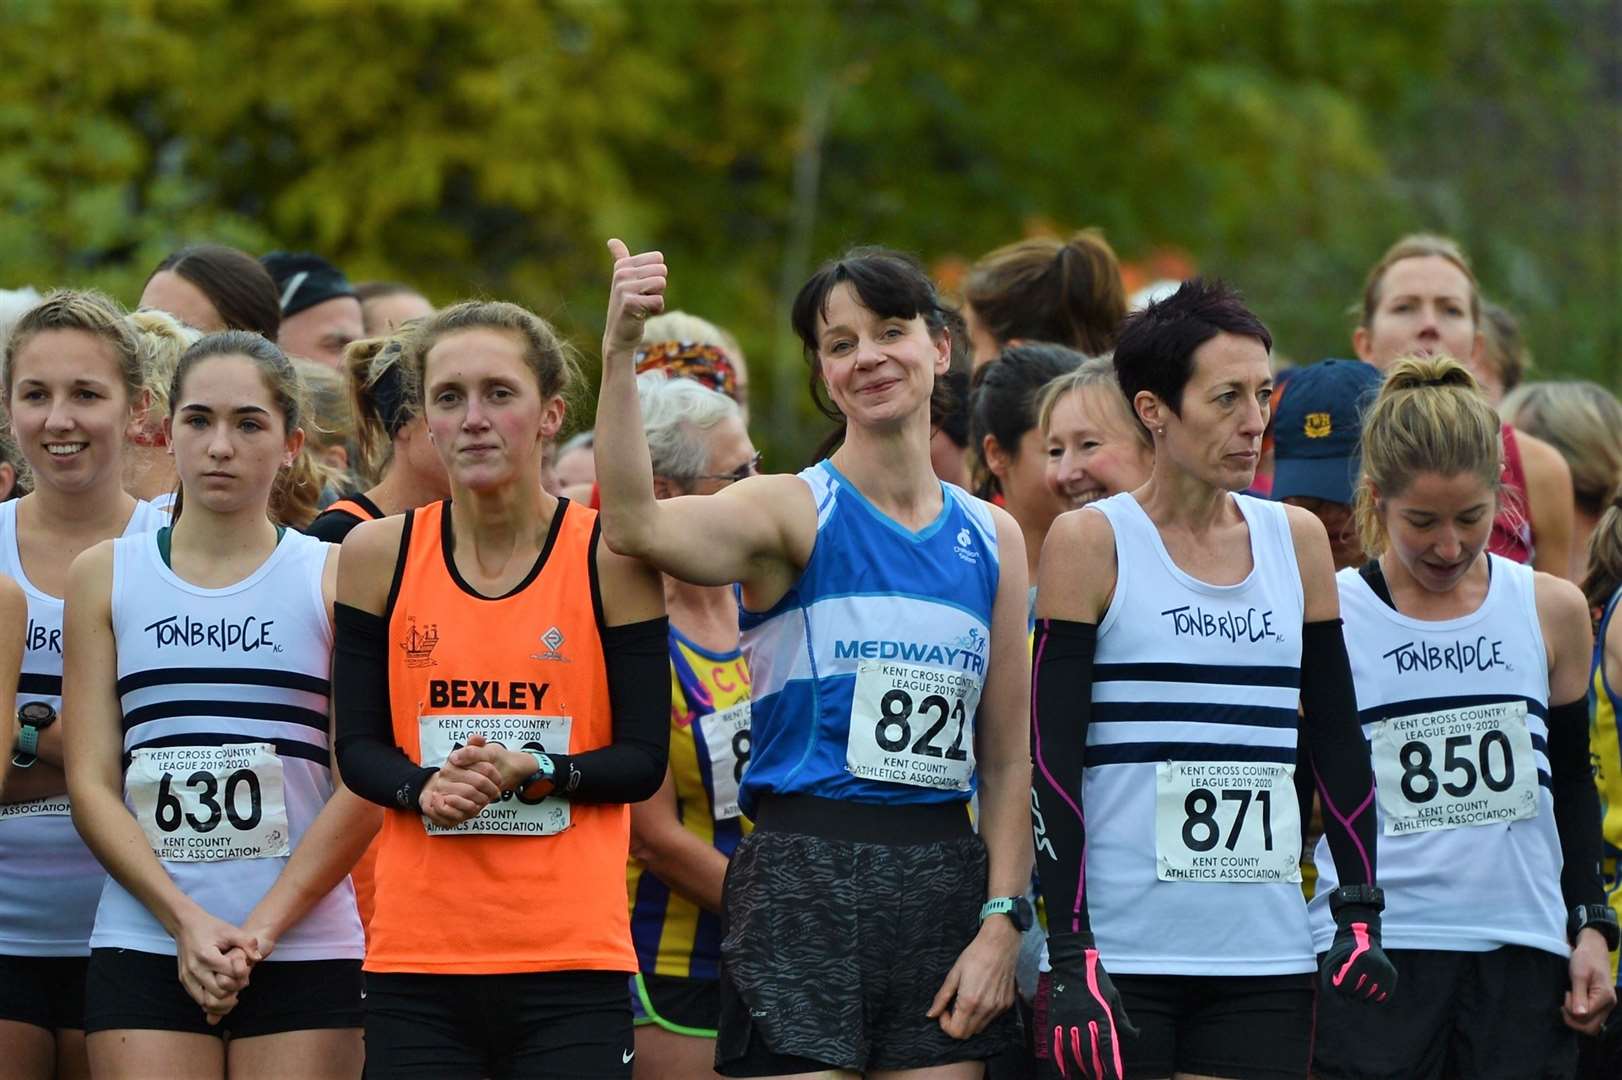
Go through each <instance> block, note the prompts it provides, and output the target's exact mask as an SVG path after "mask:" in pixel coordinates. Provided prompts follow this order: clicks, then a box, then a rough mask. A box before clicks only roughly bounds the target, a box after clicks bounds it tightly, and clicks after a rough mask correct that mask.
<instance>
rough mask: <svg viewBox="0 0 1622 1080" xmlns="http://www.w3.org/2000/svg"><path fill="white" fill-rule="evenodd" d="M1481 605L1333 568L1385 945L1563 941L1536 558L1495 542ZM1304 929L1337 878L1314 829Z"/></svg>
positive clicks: (1475, 948) (1560, 944) (1476, 947)
mask: <svg viewBox="0 0 1622 1080" xmlns="http://www.w3.org/2000/svg"><path fill="white" fill-rule="evenodd" d="M1488 558H1489V559H1490V560H1491V565H1490V571H1491V580H1490V583H1489V584H1488V587H1487V597H1486V599H1485V600H1484V601H1483V602H1482V604H1481V606H1480V607H1479V608H1477V609H1476V610H1475V611H1474V612H1472V613H1471V614H1469V615H1466V616H1463V617H1462V618H1458V619H1445V620H1441V621H1438V622H1427V621H1423V620H1420V619H1412V618H1409V617H1408V616H1406V615H1403V614H1401V613H1400V612H1398V611H1396V610H1394V609H1393V608H1392V607H1391V606H1390V605H1389V604H1387V603H1386V602H1385V601H1383V600H1381V599H1380V597H1379V596H1377V595H1376V594H1375V592H1374V590H1373V589H1371V588H1369V585H1368V582H1367V581H1365V580H1364V579H1363V577H1362V576H1361V575H1360V574H1358V573H1357V572H1356V571H1355V570H1342V571H1341V572H1340V574H1339V575H1338V577H1337V583H1338V584H1339V586H1340V611H1341V618H1342V619H1344V620H1345V623H1346V647H1347V651H1348V652H1349V653H1350V654H1351V658H1352V677H1353V680H1354V681H1355V682H1356V684H1357V708H1358V712H1359V714H1360V717H1361V719H1362V721H1363V733H1364V734H1365V735H1366V736H1368V738H1369V744H1370V749H1371V751H1372V755H1373V759H1374V778H1375V789H1376V806H1377V809H1378V811H1379V815H1378V822H1379V827H1380V838H1379V844H1380V887H1381V888H1382V889H1384V890H1385V914H1384V915H1383V916H1382V917H1381V924H1382V934H1383V938H1384V944H1385V947H1386V948H1387V949H1450V950H1457V951H1461V952H1482V951H1486V950H1488V949H1496V948H1498V947H1500V946H1503V945H1524V946H1529V947H1531V948H1534V949H1543V950H1546V951H1548V952H1552V953H1557V954H1559V955H1561V956H1565V955H1566V954H1567V953H1568V951H1569V950H1568V949H1567V946H1566V913H1565V902H1564V901H1563V900H1562V899H1561V893H1560V869H1561V866H1562V865H1563V860H1562V858H1561V854H1560V837H1559V835H1558V834H1557V833H1556V831H1555V822H1554V796H1553V794H1552V783H1553V782H1552V780H1551V779H1550V775H1549V758H1548V737H1549V727H1548V704H1549V703H1548V697H1549V665H1548V652H1547V648H1546V646H1545V645H1544V641H1543V630H1542V626H1541V624H1540V623H1539V621H1538V612H1537V599H1536V597H1535V595H1534V592H1533V571H1532V569H1531V568H1530V567H1527V566H1522V565H1521V564H1519V563H1515V562H1511V561H1510V560H1508V559H1503V558H1500V557H1498V556H1497V555H1489V556H1488ZM1317 861H1318V872H1319V878H1318V898H1317V899H1314V900H1313V902H1312V931H1313V938H1314V941H1315V942H1316V944H1317V947H1318V948H1319V949H1326V948H1328V946H1329V942H1330V940H1331V939H1332V938H1333V937H1334V930H1335V927H1334V921H1333V920H1332V919H1331V917H1330V914H1329V904H1328V901H1327V897H1328V895H1329V893H1330V892H1331V891H1332V890H1334V889H1335V888H1336V887H1337V885H1338V884H1339V882H1338V880H1337V878H1336V874H1335V868H1334V864H1333V862H1332V861H1331V860H1330V859H1329V857H1328V849H1327V845H1326V844H1324V843H1323V842H1322V841H1320V842H1319V844H1318V853H1317Z"/></svg>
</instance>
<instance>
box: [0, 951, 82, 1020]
mask: <svg viewBox="0 0 1622 1080" xmlns="http://www.w3.org/2000/svg"><path fill="white" fill-rule="evenodd" d="M89 964H90V957H88V956H0V1020H14V1021H16V1022H17V1023H19V1024H32V1025H33V1026H34V1027H37V1028H44V1029H45V1030H47V1031H75V1030H80V1029H82V1028H83V1027H84V972H85V968H86V967H87V966H89Z"/></svg>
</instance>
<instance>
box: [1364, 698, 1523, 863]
mask: <svg viewBox="0 0 1622 1080" xmlns="http://www.w3.org/2000/svg"><path fill="white" fill-rule="evenodd" d="M1370 749H1371V751H1372V753H1373V757H1374V780H1375V790H1376V791H1377V792H1378V793H1379V802H1380V813H1381V815H1382V816H1383V817H1384V819H1385V830H1384V831H1385V835H1387V836H1404V835H1407V834H1409V833H1417V832H1432V831H1435V830H1438V829H1457V828H1459V827H1460V826H1463V825H1491V824H1495V823H1498V822H1509V821H1518V820H1520V819H1522V818H1529V817H1535V816H1536V815H1537V812H1538V799H1537V792H1538V770H1537V759H1536V758H1535V757H1533V756H1532V733H1531V731H1530V730H1528V729H1527V726H1526V702H1524V701H1494V702H1489V703H1488V704H1485V705H1466V706H1464V707H1462V708H1457V709H1443V710H1440V711H1438V712H1433V713H1420V714H1417V715H1414V716H1398V717H1394V718H1392V719H1390V720H1386V721H1384V722H1383V723H1381V724H1379V725H1378V726H1377V727H1376V728H1375V730H1374V736H1373V739H1372V740H1371V747H1370Z"/></svg>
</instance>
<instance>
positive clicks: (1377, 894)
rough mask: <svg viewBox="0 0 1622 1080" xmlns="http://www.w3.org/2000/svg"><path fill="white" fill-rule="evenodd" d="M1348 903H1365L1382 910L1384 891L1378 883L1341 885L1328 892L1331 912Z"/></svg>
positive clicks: (1376, 909)
mask: <svg viewBox="0 0 1622 1080" xmlns="http://www.w3.org/2000/svg"><path fill="white" fill-rule="evenodd" d="M1348 904H1365V905H1367V906H1369V907H1371V908H1373V909H1374V910H1375V911H1384V910H1385V891H1384V890H1382V889H1381V888H1380V887H1379V886H1378V885H1343V886H1341V887H1340V888H1338V889H1336V890H1335V891H1334V892H1332V893H1330V894H1329V911H1330V913H1331V914H1334V913H1335V912H1338V911H1339V910H1340V909H1341V908H1343V907H1345V906H1346V905H1348Z"/></svg>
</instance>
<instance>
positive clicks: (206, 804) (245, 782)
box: [124, 743, 292, 862]
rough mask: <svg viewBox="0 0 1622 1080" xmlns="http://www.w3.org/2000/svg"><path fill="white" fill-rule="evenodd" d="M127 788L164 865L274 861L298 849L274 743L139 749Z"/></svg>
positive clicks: (127, 776)
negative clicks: (289, 824) (293, 841)
mask: <svg viewBox="0 0 1622 1080" xmlns="http://www.w3.org/2000/svg"><path fill="white" fill-rule="evenodd" d="M124 788H125V790H126V791H127V792H128V793H129V800H130V806H131V808H132V809H133V810H134V811H135V820H136V821H138V822H140V825H141V831H142V832H143V833H145V834H146V839H147V843H149V844H151V845H152V852H153V854H155V855H157V857H158V858H160V859H168V860H170V861H172V862H216V861H219V860H222V859H271V858H278V857H280V856H283V855H287V854H289V853H290V852H291V850H292V846H291V842H290V841H291V837H290V836H289V832H288V827H287V805H286V802H285V800H284V799H283V797H282V759H281V758H280V757H278V756H277V754H276V750H275V747H273V746H271V745H270V744H269V743H232V744H229V745H226V746H164V747H146V748H143V749H140V750H136V751H134V752H133V753H132V754H131V755H130V767H129V770H128V771H127V772H126V773H125V774H124Z"/></svg>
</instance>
